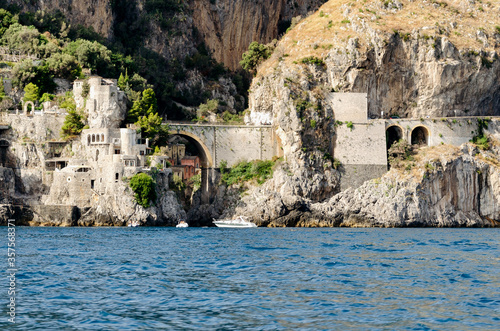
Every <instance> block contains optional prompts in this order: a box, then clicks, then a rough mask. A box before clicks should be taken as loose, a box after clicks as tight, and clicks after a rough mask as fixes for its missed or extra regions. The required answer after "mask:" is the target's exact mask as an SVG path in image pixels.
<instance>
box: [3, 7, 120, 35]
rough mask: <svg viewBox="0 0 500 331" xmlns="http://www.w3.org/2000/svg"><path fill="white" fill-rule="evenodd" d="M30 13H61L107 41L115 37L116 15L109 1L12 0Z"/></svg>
mask: <svg viewBox="0 0 500 331" xmlns="http://www.w3.org/2000/svg"><path fill="white" fill-rule="evenodd" d="M8 2H9V3H12V4H16V5H18V6H20V7H21V8H26V9H28V10H30V11H36V10H42V11H45V12H54V11H56V10H59V11H61V12H62V13H63V14H64V16H65V17H67V18H68V19H69V21H70V22H71V24H73V25H77V24H81V25H83V26H86V27H93V28H94V30H95V31H96V32H97V33H99V34H101V35H102V36H104V37H105V38H107V39H111V38H112V36H113V22H114V15H113V11H112V8H111V1H109V0H97V1H95V0H75V1H74V0H58V1H46V0H40V1H30V2H29V3H28V2H27V1H19V0H10V1H8Z"/></svg>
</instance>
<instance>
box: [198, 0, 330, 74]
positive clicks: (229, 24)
mask: <svg viewBox="0 0 500 331" xmlns="http://www.w3.org/2000/svg"><path fill="white" fill-rule="evenodd" d="M324 2H325V1H324V0H323V1H321V0H299V1H290V0H271V1H265V0H260V1H244V0H237V1H234V0H217V1H193V2H192V9H193V22H194V26H195V27H196V28H197V29H198V31H199V32H200V33H201V35H202V37H203V40H204V41H205V43H206V44H207V45H208V47H209V48H210V50H211V51H212V53H213V55H214V57H215V59H216V60H217V61H218V62H222V63H224V64H225V65H226V66H227V67H229V68H230V69H232V70H235V69H237V68H239V62H240V60H241V55H242V54H243V53H244V52H245V51H246V50H247V49H248V45H249V44H250V43H251V42H252V41H258V42H260V43H269V42H270V41H271V40H273V39H276V38H277V37H278V34H279V33H280V32H281V33H282V32H283V31H279V27H280V26H283V27H286V26H287V25H289V24H290V22H291V20H292V18H293V17H296V16H302V17H305V16H307V14H308V12H313V11H315V10H316V9H317V8H318V7H319V5H321V4H322V3H324Z"/></svg>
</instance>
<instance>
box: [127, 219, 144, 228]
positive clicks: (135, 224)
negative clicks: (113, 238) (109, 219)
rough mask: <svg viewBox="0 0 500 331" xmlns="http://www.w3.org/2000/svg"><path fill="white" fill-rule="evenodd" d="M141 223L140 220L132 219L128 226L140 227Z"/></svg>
mask: <svg viewBox="0 0 500 331" xmlns="http://www.w3.org/2000/svg"><path fill="white" fill-rule="evenodd" d="M139 225H141V223H139V221H132V222H130V223H129V224H128V227H132V228H135V227H138V226H139Z"/></svg>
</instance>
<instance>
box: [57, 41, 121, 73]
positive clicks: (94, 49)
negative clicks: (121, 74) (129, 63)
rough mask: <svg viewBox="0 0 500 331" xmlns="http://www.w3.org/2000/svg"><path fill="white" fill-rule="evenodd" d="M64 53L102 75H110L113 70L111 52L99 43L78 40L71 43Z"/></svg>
mask: <svg viewBox="0 0 500 331" xmlns="http://www.w3.org/2000/svg"><path fill="white" fill-rule="evenodd" d="M64 51H65V52H66V53H68V54H70V55H73V56H74V57H75V58H76V59H77V60H78V62H79V63H80V64H81V65H82V66H84V67H87V68H90V69H91V70H92V71H94V72H97V73H99V74H100V75H107V74H110V71H112V70H113V67H114V66H113V64H112V63H111V54H112V53H111V51H110V50H109V49H108V48H107V47H106V46H104V45H102V44H100V43H98V42H97V41H94V42H92V41H88V40H85V39H77V40H76V41H72V42H70V43H69V44H68V45H67V46H66V48H65V49H64Z"/></svg>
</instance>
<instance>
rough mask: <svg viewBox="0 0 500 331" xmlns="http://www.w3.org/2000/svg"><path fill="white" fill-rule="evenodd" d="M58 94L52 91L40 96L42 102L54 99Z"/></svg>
mask: <svg viewBox="0 0 500 331" xmlns="http://www.w3.org/2000/svg"><path fill="white" fill-rule="evenodd" d="M55 97H56V96H55V95H53V94H50V93H44V94H43V95H42V97H41V98H40V102H45V101H52V100H54V98H55Z"/></svg>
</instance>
